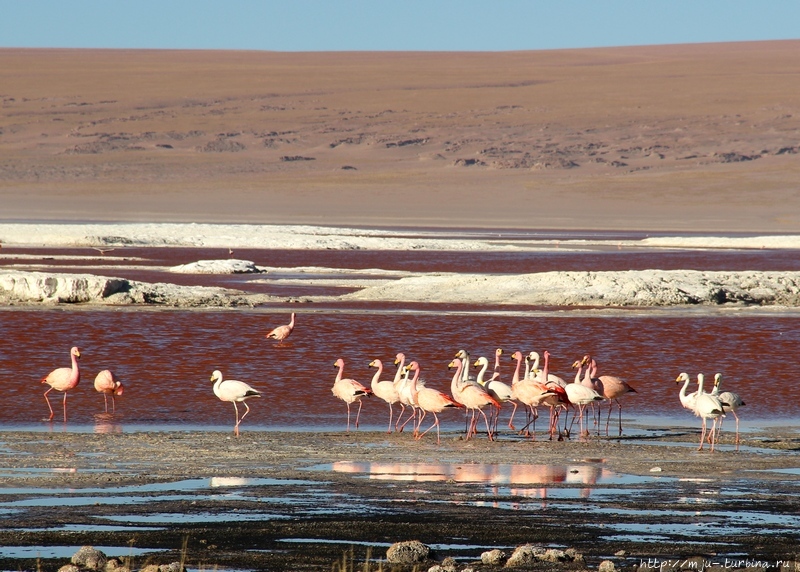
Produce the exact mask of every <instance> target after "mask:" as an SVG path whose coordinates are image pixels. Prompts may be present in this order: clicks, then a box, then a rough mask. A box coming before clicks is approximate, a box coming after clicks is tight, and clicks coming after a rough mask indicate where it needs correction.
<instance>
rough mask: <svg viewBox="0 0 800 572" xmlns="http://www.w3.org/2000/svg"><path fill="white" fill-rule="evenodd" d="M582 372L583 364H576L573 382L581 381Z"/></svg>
mask: <svg viewBox="0 0 800 572" xmlns="http://www.w3.org/2000/svg"><path fill="white" fill-rule="evenodd" d="M582 373H583V365H582V364H578V371H577V372H575V381H574V382H573V383H580V382H581V377H582V376H581V374H582Z"/></svg>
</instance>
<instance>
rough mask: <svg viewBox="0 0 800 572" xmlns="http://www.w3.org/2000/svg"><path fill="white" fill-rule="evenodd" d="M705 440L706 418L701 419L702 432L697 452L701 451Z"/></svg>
mask: <svg viewBox="0 0 800 572" xmlns="http://www.w3.org/2000/svg"><path fill="white" fill-rule="evenodd" d="M705 438H706V418H705V417H703V431H702V433H700V446H699V447H698V448H697V450H698V451H701V450H702V449H703V441H704V440H705Z"/></svg>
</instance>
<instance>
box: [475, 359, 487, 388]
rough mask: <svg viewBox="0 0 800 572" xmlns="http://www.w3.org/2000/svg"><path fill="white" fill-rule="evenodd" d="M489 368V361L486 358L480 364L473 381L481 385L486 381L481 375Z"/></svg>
mask: <svg viewBox="0 0 800 572" xmlns="http://www.w3.org/2000/svg"><path fill="white" fill-rule="evenodd" d="M487 369H489V362H488V360H487V361H486V363H484V364H483V365H482V366H481V370H480V371H479V372H478V377H476V378H475V381H477V382H478V383H480V384H481V385H483V384H485V383H486V382H485V381H484V380H483V376H484V375H486V370H487Z"/></svg>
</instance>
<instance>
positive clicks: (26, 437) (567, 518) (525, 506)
mask: <svg viewBox="0 0 800 572" xmlns="http://www.w3.org/2000/svg"><path fill="white" fill-rule="evenodd" d="M627 433H628V430H627V429H626V435H625V437H624V438H608V437H591V438H589V439H587V440H575V439H573V440H570V441H562V442H550V441H547V440H546V439H544V438H543V437H541V436H540V437H539V439H538V440H537V441H535V442H532V441H531V440H529V439H523V438H521V437H519V436H517V435H515V434H510V433H505V434H501V436H500V439H499V440H498V441H496V442H489V441H488V440H487V439H486V438H485V435H484V436H479V438H477V439H471V440H469V441H464V440H463V439H462V438H461V436H460V435H458V434H455V433H448V434H443V435H442V442H441V444H440V445H437V444H436V440H435V438H434V439H428V437H430V435H427V436H426V437H425V438H424V439H423V440H421V441H414V440H413V439H412V437H411V435H409V434H407V433H402V434H388V435H387V434H386V433H382V432H376V431H362V430H359V431H353V432H350V433H345V432H343V431H342V432H336V431H326V432H311V431H309V432H277V431H276V432H272V431H253V432H248V431H247V430H246V429H245V430H244V431H243V432H242V435H241V436H240V437H239V438H238V439H237V438H235V437H233V436H232V435H231V434H229V433H226V432H218V431H208V432H204V431H177V430H176V431H153V432H132V433H118V434H94V433H73V432H55V431H54V432H51V433H36V432H33V433H31V432H24V431H8V432H4V433H2V435H0V475H2V488H0V517H1V518H0V568H2V569H3V570H37V569H39V570H57V569H58V568H59V567H60V566H61V565H63V564H66V563H67V562H68V561H69V557H70V556H71V555H72V554H73V553H74V552H75V551H76V550H77V549H78V548H79V547H80V546H82V545H92V546H95V547H96V548H98V549H100V550H102V551H104V552H105V553H106V554H107V555H108V556H109V557H112V556H113V557H120V558H123V559H126V558H127V559H130V564H131V566H132V568H133V569H138V568H141V567H143V566H145V565H146V564H149V563H156V564H167V563H169V562H173V561H176V560H180V561H184V562H185V563H186V566H187V568H189V569H229V570H331V569H332V568H333V567H335V566H337V563H339V564H338V565H342V564H343V562H344V560H343V559H347V561H348V562H350V564H349V565H348V567H350V568H353V567H358V568H361V569H363V563H364V561H365V560H369V561H370V562H371V563H372V569H375V570H377V569H378V567H380V566H382V567H383V569H403V568H404V567H402V566H396V565H392V564H388V563H387V562H386V561H385V557H386V550H387V548H388V547H389V546H390V545H391V544H392V543H394V542H400V541H406V540H419V541H421V542H423V543H425V544H427V545H428V546H430V547H431V548H432V557H433V558H434V559H435V561H434V560H432V561H431V562H430V563H425V564H423V565H422V566H421V567H420V569H422V570H427V568H428V567H429V566H430V565H433V564H434V563H435V562H441V561H442V560H443V559H444V558H447V557H452V558H454V559H455V560H456V562H457V563H458V565H459V568H463V567H466V566H467V565H472V566H473V567H474V568H477V569H486V570H489V569H494V568H496V567H492V566H488V565H484V564H480V556H481V553H483V552H484V551H487V550H491V549H495V548H498V549H501V550H503V551H505V552H506V553H507V554H509V555H510V554H511V552H512V551H513V549H514V548H515V547H517V546H520V545H523V544H534V545H537V546H542V547H544V548H557V549H568V548H573V549H574V550H575V551H576V552H577V553H578V554H580V555H582V558H578V559H573V560H566V561H562V562H555V563H550V562H537V563H535V564H531V565H530V566H528V567H526V568H525V569H540V570H546V569H553V570H555V569H558V570H571V569H576V570H578V569H586V568H589V569H596V568H597V566H598V565H599V563H600V562H601V561H602V560H606V559H610V560H612V561H614V563H615V564H616V566H617V567H618V568H627V569H634V568H636V569H641V570H644V569H652V568H660V569H663V568H664V567H672V566H673V565H676V566H677V565H679V564H680V563H685V562H684V561H685V560H686V559H688V558H692V557H702V559H703V561H705V563H706V565H711V564H719V565H720V566H726V567H728V568H744V567H745V560H749V561H750V563H751V564H752V563H753V562H756V563H759V564H758V565H760V566H762V567H764V566H767V565H770V564H772V563H777V562H779V561H789V560H791V561H794V560H796V559H797V558H796V554H795V553H796V552H797V551H798V549H797V545H798V543H797V541H798V538H800V517H798V513H800V511H799V510H798V508H800V506H799V505H800V501H798V500H797V489H798V485H800V469H798V467H799V466H800V462H798V460H800V457H798V451H800V433H798V432H797V430H796V429H795V428H786V429H776V428H767V429H758V430H752V431H749V432H747V433H745V434H743V442H742V444H741V446H740V448H739V450H738V451H736V450H735V448H734V446H733V445H732V444H731V439H732V435H730V434H729V435H723V444H722V445H721V446H720V447H719V450H718V451H716V452H715V453H713V454H712V453H710V452H708V451H706V450H704V451H696V446H697V439H698V433H697V432H696V431H695V429H694V428H686V427H684V428H661V429H647V428H638V429H637V428H635V427H634V428H632V431H631V434H630V435H628V434H627ZM476 562H477V564H475V563H476ZM738 562H741V563H742V564H741V566H735V565H732V563H738ZM405 568H407V569H411V566H407V567H405Z"/></svg>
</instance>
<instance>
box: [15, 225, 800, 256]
mask: <svg viewBox="0 0 800 572" xmlns="http://www.w3.org/2000/svg"><path fill="white" fill-rule="evenodd" d="M517 234H518V233H517ZM0 244H6V245H9V246H28V247H32V246H49V247H78V246H82V247H100V248H102V247H116V248H120V247H124V246H176V247H178V246H183V247H207V248H231V249H233V248H272V249H278V248H280V249H304V248H308V249H315V250H324V249H337V250H353V249H369V250H420V249H425V250H482V251H487V250H517V249H521V248H522V249H527V248H530V249H542V248H561V249H565V248H570V247H574V248H581V247H586V246H593V245H594V246H596V245H605V246H608V245H614V246H619V247H647V248H800V235H786V236H755V237H712V236H706V237H698V236H690V237H686V236H674V237H652V238H644V239H642V240H622V241H620V240H614V241H609V240H603V239H595V240H556V239H553V238H546V239H537V238H536V236H535V235H534V234H533V233H532V234H531V238H526V239H524V240H521V239H519V238H518V237H515V238H508V237H504V236H503V233H502V232H500V233H497V236H492V237H490V236H489V234H488V233H486V234H484V235H476V234H474V233H473V234H467V233H462V234H461V235H456V234H454V233H452V232H447V233H445V232H433V231H419V230H414V229H412V230H391V231H390V230H375V229H356V228H337V227H323V226H303V225H257V224H238V225H237V224H233V225H231V224H226V225H219V224H196V223H114V224H110V223H92V224H73V223H69V224H67V223H65V224H53V223H46V224H32V223H6V224H0Z"/></svg>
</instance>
